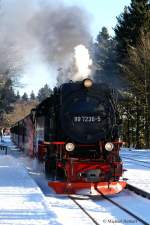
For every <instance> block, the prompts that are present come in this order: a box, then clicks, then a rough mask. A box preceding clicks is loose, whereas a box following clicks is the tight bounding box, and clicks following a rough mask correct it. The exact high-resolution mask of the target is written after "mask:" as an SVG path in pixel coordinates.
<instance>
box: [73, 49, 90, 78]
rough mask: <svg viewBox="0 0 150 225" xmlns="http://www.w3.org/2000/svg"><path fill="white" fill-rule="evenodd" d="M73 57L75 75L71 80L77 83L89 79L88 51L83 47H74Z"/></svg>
mask: <svg viewBox="0 0 150 225" xmlns="http://www.w3.org/2000/svg"><path fill="white" fill-rule="evenodd" d="M74 57H75V65H76V67H77V73H75V74H74V75H73V77H72V80H73V81H78V80H83V79H85V78H87V77H90V75H91V66H92V59H91V58H90V55H89V51H88V49H87V48H86V47H85V46H84V45H78V46H76V47H75V55H74Z"/></svg>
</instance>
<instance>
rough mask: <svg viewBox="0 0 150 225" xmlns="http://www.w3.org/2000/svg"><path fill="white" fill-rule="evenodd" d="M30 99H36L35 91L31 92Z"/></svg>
mask: <svg viewBox="0 0 150 225" xmlns="http://www.w3.org/2000/svg"><path fill="white" fill-rule="evenodd" d="M30 99H31V100H35V94H34V92H33V91H32V92H31V94H30Z"/></svg>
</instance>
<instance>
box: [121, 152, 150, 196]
mask: <svg viewBox="0 0 150 225" xmlns="http://www.w3.org/2000/svg"><path fill="white" fill-rule="evenodd" d="M121 156H122V159H123V167H124V169H126V170H127V171H125V172H124V177H125V178H127V179H128V181H127V182H128V183H129V184H131V185H133V186H135V187H137V188H139V189H141V190H144V191H146V192H149V193H150V151H147V150H141V151H139V150H134V149H133V150H130V151H129V150H128V149H123V150H122V151H121ZM128 157H129V158H130V159H128ZM132 159H134V160H139V161H142V162H138V161H133V160H132ZM144 162H145V163H144ZM148 163H149V164H148Z"/></svg>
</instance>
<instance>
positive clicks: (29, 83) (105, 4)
mask: <svg viewBox="0 0 150 225" xmlns="http://www.w3.org/2000/svg"><path fill="white" fill-rule="evenodd" d="M50 1H51V0H50ZM64 2H65V3H66V4H69V5H78V6H80V7H82V8H84V9H85V10H86V11H88V12H89V14H90V20H91V21H92V22H91V24H90V27H91V28H90V29H91V35H92V36H93V38H94V39H95V38H96V36H97V35H98V33H99V31H100V30H101V28H102V27H103V26H105V27H107V28H108V31H109V33H110V34H111V35H114V32H113V28H114V27H115V25H116V23H117V19H116V17H117V16H119V15H120V13H121V12H123V9H124V7H125V6H128V5H129V4H130V2H131V1H130V0H64ZM42 71H43V72H42ZM29 74H32V80H31V76H30V75H29ZM44 74H45V75H44ZM49 74H53V76H52V77H50V75H49ZM37 75H38V78H37ZM22 82H24V83H25V84H26V85H25V86H24V88H21V89H19V91H20V93H21V94H23V93H24V92H27V93H28V94H30V93H31V91H32V90H33V91H34V92H35V93H36V94H37V92H38V90H39V89H40V88H41V87H43V86H44V84H46V83H48V84H49V85H50V87H51V88H53V87H54V86H55V84H56V74H55V72H54V71H52V70H51V69H47V68H46V70H45V73H44V67H43V69H42V67H41V66H40V68H39V67H37V66H35V67H34V68H31V70H30V71H29V73H28V74H26V76H25V79H24V78H23V79H22Z"/></svg>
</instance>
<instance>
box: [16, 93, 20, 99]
mask: <svg viewBox="0 0 150 225" xmlns="http://www.w3.org/2000/svg"><path fill="white" fill-rule="evenodd" d="M16 100H17V101H18V100H20V93H19V91H17V94H16Z"/></svg>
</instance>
